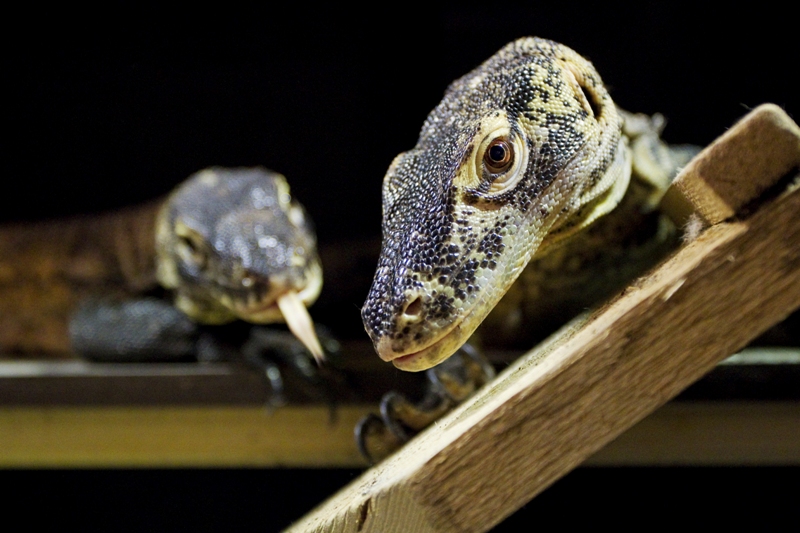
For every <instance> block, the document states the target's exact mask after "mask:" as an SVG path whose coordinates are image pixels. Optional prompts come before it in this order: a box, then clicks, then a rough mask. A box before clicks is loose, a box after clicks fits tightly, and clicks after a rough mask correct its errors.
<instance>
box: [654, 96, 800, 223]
mask: <svg viewBox="0 0 800 533" xmlns="http://www.w3.org/2000/svg"><path fill="white" fill-rule="evenodd" d="M798 166H800V128H798V126H797V124H795V123H794V121H793V120H792V119H791V118H790V117H789V115H787V114H786V112H785V111H784V110H783V109H781V108H780V107H778V106H777V105H775V104H762V105H760V106H758V107H757V108H755V109H754V110H753V111H751V112H750V113H748V114H747V115H745V116H744V117H743V118H742V119H741V120H740V121H739V122H737V123H736V124H734V125H733V127H731V129H729V130H728V131H726V132H725V133H724V134H723V135H721V136H720V137H719V138H718V139H716V140H715V141H714V142H713V143H711V144H710V145H709V146H708V147H707V148H706V149H705V150H703V157H696V158H694V159H693V160H692V161H690V162H689V163H688V164H687V165H686V167H685V168H684V169H683V170H682V171H681V172H680V174H679V175H678V176H677V177H676V178H675V181H674V182H673V183H672V186H671V187H670V188H669V189H668V190H667V193H666V194H665V195H664V198H663V200H662V202H661V208H662V210H663V211H666V212H667V213H668V214H669V215H670V216H671V217H672V218H673V220H675V221H676V222H677V223H678V225H679V226H683V225H684V223H685V222H686V220H687V218H688V216H689V214H690V213H696V214H697V215H698V216H699V217H700V218H701V219H702V220H703V222H704V223H705V225H706V226H711V225H714V224H717V223H719V222H722V221H723V220H727V219H728V218H730V217H732V216H734V215H735V214H736V213H738V212H739V210H740V209H741V208H742V207H744V205H745V204H747V203H748V202H750V201H751V200H752V199H754V198H758V197H759V196H761V194H762V193H763V192H764V191H765V190H766V189H768V188H769V187H770V186H771V185H772V184H773V183H774V178H775V176H783V175H784V174H786V173H787V172H790V171H791V170H792V169H793V168H797V167H798Z"/></svg>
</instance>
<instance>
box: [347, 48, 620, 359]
mask: <svg viewBox="0 0 800 533" xmlns="http://www.w3.org/2000/svg"><path fill="white" fill-rule="evenodd" d="M620 129H621V119H620V117H619V115H618V113H617V110H616V108H615V106H614V103H613V102H612V100H611V97H610V96H609V94H608V92H607V91H606V89H605V87H604V86H603V83H602V81H601V79H600V76H599V74H598V73H597V71H596V70H595V69H594V67H593V66H592V64H591V63H590V62H589V61H587V60H586V59H584V58H583V57H581V56H580V55H578V54H577V53H576V52H574V51H573V50H571V49H570V48H568V47H566V46H563V45H561V44H558V43H555V42H552V41H548V40H544V39H539V38H524V39H519V40H517V41H514V42H512V43H510V44H508V45H506V46H505V47H504V48H502V49H501V50H500V51H499V52H497V53H496V54H495V55H494V56H492V57H491V58H489V59H488V60H487V61H486V62H484V63H483V64H482V65H480V66H479V67H478V68H476V69H475V70H473V71H472V72H470V73H469V74H467V75H466V76H464V77H462V78H460V79H458V80H456V81H455V82H453V83H452V84H451V85H450V87H449V88H448V89H447V91H446V92H445V95H444V99H443V100H442V101H441V102H440V103H439V105H438V106H437V107H436V108H435V109H434V110H433V111H432V112H431V113H430V114H429V115H428V117H427V119H426V120H425V122H424V124H423V126H422V130H421V132H420V136H419V140H418V142H417V145H416V146H415V147H414V148H413V149H412V150H410V151H408V152H404V153H401V154H400V155H398V156H397V157H396V158H395V160H394V161H393V162H392V164H391V165H390V167H389V170H388V171H387V173H386V176H385V177H384V180H383V245H382V250H381V255H380V259H379V263H378V268H377V271H376V273H375V277H374V280H373V283H372V287H371V289H370V291H369V294H368V296H367V300H366V303H365V304H364V306H363V308H362V318H363V321H364V326H365V328H366V330H367V333H368V334H369V336H370V337H371V339H372V341H373V343H374V345H375V349H376V351H377V352H378V354H379V355H380V357H381V358H382V359H384V360H386V361H392V363H393V364H394V365H395V366H396V367H397V368H400V369H402V370H409V371H420V370H424V369H427V368H430V367H432V366H434V365H436V364H438V363H439V362H441V361H443V360H444V359H446V358H448V357H449V356H450V355H451V354H453V353H454V352H455V351H456V350H457V349H458V348H459V347H460V346H461V345H462V344H463V343H464V342H466V340H467V339H468V338H469V336H470V335H471V334H472V333H473V332H474V330H475V329H476V328H477V327H478V325H480V323H481V322H482V321H483V319H484V318H485V317H486V315H487V314H488V313H489V311H491V309H492V308H493V307H494V306H495V304H496V303H497V302H498V301H499V300H500V298H501V297H502V296H503V295H504V294H505V293H506V291H507V290H508V289H509V287H510V286H511V284H512V283H513V282H514V280H515V279H516V278H517V276H518V275H519V274H520V272H521V271H522V270H523V269H524V267H525V266H526V264H527V263H528V261H529V260H530V259H531V258H532V257H533V256H534V255H536V254H537V252H540V251H542V250H544V249H545V248H546V247H548V246H550V245H553V244H555V243H556V242H559V241H560V240H562V239H564V238H566V237H568V236H570V235H571V234H573V233H575V232H577V231H579V230H580V229H582V228H583V227H585V226H586V225H588V224H589V223H591V222H592V221H593V220H594V219H596V218H597V217H599V216H601V215H603V214H605V213H607V212H608V211H610V210H611V209H613V208H614V206H615V205H616V204H617V203H618V202H619V199H620V198H621V197H622V195H623V194H624V192H625V190H626V188H627V185H628V180H629V178H630V173H631V164H630V157H629V154H628V149H627V144H626V140H625V138H624V137H622V136H621V134H620Z"/></svg>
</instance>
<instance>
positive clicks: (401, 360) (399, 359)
mask: <svg viewBox="0 0 800 533" xmlns="http://www.w3.org/2000/svg"><path fill="white" fill-rule="evenodd" d="M470 314H472V311H469V312H468V313H466V314H465V315H464V316H463V317H461V320H459V321H458V322H455V323H453V324H452V325H451V326H450V327H449V328H447V331H445V332H444V333H443V334H442V335H440V336H439V337H437V338H436V339H435V340H434V341H433V342H431V343H430V344H428V345H427V346H425V347H424V348H422V349H421V350H417V351H414V352H411V353H397V352H394V351H393V350H392V349H391V344H390V342H380V343H379V345H378V349H377V351H378V355H379V356H380V357H381V359H383V360H384V361H386V362H387V363H388V362H391V363H392V364H393V365H394V366H395V367H397V368H400V369H403V367H409V366H411V365H414V363H415V362H416V361H418V360H420V359H424V358H426V356H428V355H429V354H431V353H432V352H437V351H438V350H439V348H440V347H441V346H442V345H444V344H447V343H449V342H450V341H451V338H452V336H453V335H454V334H456V333H458V332H460V331H461V328H460V326H461V324H463V323H464V322H465V321H466V320H467V318H469V315H470ZM453 352H455V350H453ZM449 355H450V354H448V355H447V356H448V357H449ZM446 358H447V357H443V358H441V360H439V361H437V362H436V364H438V363H439V362H441V361H442V360H444V359H446ZM430 366H433V365H430Z"/></svg>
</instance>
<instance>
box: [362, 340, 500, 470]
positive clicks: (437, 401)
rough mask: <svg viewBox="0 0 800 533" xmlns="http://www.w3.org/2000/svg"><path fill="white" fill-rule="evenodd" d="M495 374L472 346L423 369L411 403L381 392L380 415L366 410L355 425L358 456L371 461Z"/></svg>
mask: <svg viewBox="0 0 800 533" xmlns="http://www.w3.org/2000/svg"><path fill="white" fill-rule="evenodd" d="M494 375H495V371H494V367H493V366H492V365H491V363H489V362H488V361H487V360H486V358H485V357H484V356H483V355H482V354H481V353H480V352H479V351H478V350H476V349H475V348H474V347H473V346H472V345H469V344H465V345H464V346H462V347H461V348H460V349H459V351H458V352H456V354H455V355H454V356H453V357H451V358H449V359H447V360H445V361H444V362H442V363H441V364H439V365H437V366H435V367H433V368H431V369H429V370H427V371H426V372H425V377H426V380H427V383H426V387H425V393H424V394H423V396H422V399H421V400H419V401H418V402H412V401H411V400H409V399H408V398H406V397H405V396H404V395H402V394H400V393H399V392H396V391H390V392H387V393H386V394H384V395H383V398H381V402H380V416H378V415H376V414H374V413H370V414H368V415H366V416H365V417H364V418H362V419H361V420H360V421H359V423H358V424H357V425H356V429H355V439H356V445H357V446H358V449H359V451H360V452H361V455H362V456H364V458H365V459H367V461H369V462H370V463H372V464H375V463H377V462H378V461H380V460H382V459H384V458H385V457H387V456H388V455H390V454H391V453H392V452H394V451H396V450H397V449H399V448H400V447H401V446H402V445H403V444H405V443H406V442H408V441H409V440H410V439H411V438H412V437H414V435H416V434H417V433H419V432H420V431H422V430H423V429H425V428H426V427H428V426H429V425H431V424H432V423H433V422H434V421H436V420H438V419H440V418H441V417H442V416H444V415H445V414H447V413H448V412H450V411H451V410H452V409H453V408H454V407H456V406H457V405H458V404H460V403H461V402H463V401H464V400H466V399H467V398H469V397H470V396H471V395H472V394H473V393H474V392H475V391H476V390H478V389H479V388H480V387H481V386H483V385H484V384H486V383H487V382H488V381H489V380H490V379H492V378H493V377H494Z"/></svg>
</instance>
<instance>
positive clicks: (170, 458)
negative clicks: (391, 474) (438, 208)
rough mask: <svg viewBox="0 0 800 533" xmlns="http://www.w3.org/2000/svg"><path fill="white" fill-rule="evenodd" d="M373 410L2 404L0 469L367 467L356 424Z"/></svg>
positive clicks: (310, 407)
mask: <svg viewBox="0 0 800 533" xmlns="http://www.w3.org/2000/svg"><path fill="white" fill-rule="evenodd" d="M371 408H372V406H371V405H370V406H366V405H350V406H340V407H339V408H338V409H337V410H336V416H335V418H333V419H332V418H331V411H330V409H329V408H326V407H323V406H313V407H312V406H303V407H294V406H292V407H282V408H279V409H276V410H274V411H269V410H268V409H267V408H266V407H231V406H228V407H197V406H196V407H160V408H155V407H151V408H142V407H139V408H135V407H134V408H130V407H127V408H126V407H108V408H98V407H53V408H42V407H18V408H2V409H0V466H3V467H15V468H16V467H28V468H30V467H35V468H42V467H46V468H53V467H57V468H75V467H92V468H96V467H101V468H102V467H143V466H147V467H244V466H248V467H253V466H257V467H315V466H324V467H344V466H347V467H352V466H365V462H364V460H363V459H362V458H361V456H360V454H359V452H358V449H357V448H356V445H355V441H354V440H353V427H354V426H355V424H356V422H357V421H358V420H359V419H360V418H361V417H362V416H364V415H365V414H366V413H367V412H368V411H369V410H370V409H371Z"/></svg>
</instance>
